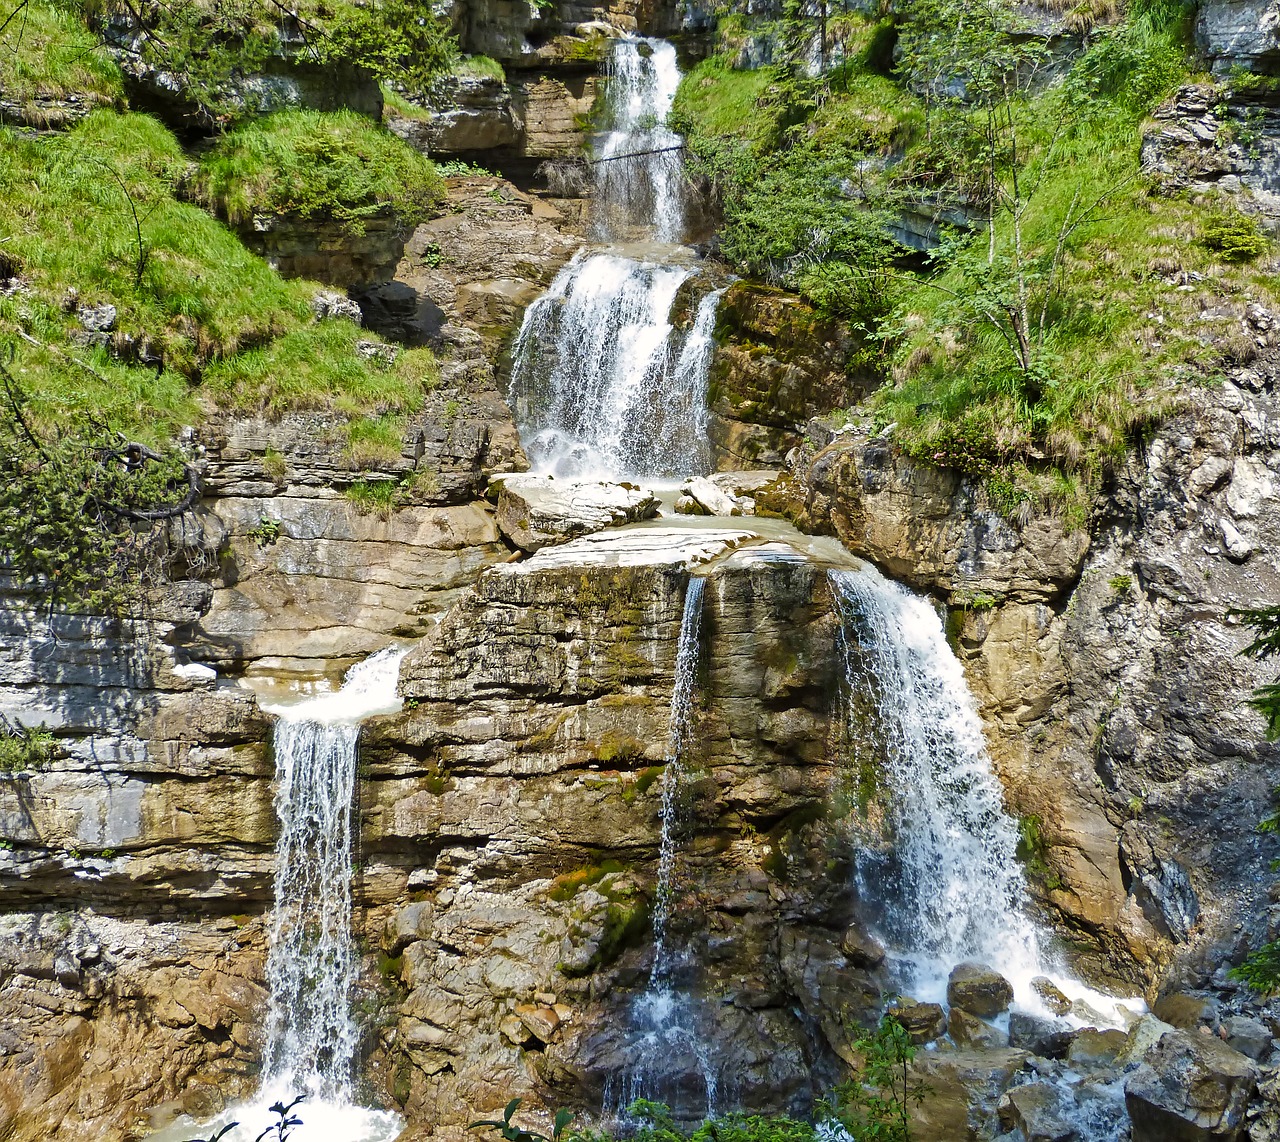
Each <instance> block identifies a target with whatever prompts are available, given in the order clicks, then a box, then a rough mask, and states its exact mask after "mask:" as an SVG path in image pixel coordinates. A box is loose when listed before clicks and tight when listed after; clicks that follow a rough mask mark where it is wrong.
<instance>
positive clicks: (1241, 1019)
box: [1222, 1015, 1271, 1061]
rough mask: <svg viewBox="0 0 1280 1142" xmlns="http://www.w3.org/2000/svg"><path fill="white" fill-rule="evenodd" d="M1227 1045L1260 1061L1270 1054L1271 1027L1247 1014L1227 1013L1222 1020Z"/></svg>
mask: <svg viewBox="0 0 1280 1142" xmlns="http://www.w3.org/2000/svg"><path fill="white" fill-rule="evenodd" d="M1222 1029H1223V1031H1224V1032H1226V1036H1227V1046H1228V1047H1231V1048H1232V1049H1233V1050H1236V1051H1239V1052H1240V1053H1241V1054H1242V1055H1248V1056H1249V1058H1251V1059H1254V1060H1257V1061H1260V1060H1262V1059H1265V1058H1266V1057H1267V1056H1268V1055H1270V1054H1271V1029H1270V1028H1269V1027H1268V1026H1267V1025H1266V1024H1265V1023H1263V1022H1262V1021H1261V1020H1258V1019H1250V1018H1249V1017H1248V1016H1247V1015H1229V1016H1227V1018H1226V1019H1224V1020H1223V1021H1222Z"/></svg>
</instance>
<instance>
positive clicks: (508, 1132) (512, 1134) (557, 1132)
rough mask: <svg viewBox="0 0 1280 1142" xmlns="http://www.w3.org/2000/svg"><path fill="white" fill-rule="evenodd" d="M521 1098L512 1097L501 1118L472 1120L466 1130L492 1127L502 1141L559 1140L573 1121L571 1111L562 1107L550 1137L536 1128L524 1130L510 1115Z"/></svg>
mask: <svg viewBox="0 0 1280 1142" xmlns="http://www.w3.org/2000/svg"><path fill="white" fill-rule="evenodd" d="M520 1103H521V1100H520V1099H518V1098H513V1099H512V1100H511V1101H510V1102H509V1103H507V1106H506V1109H505V1110H504V1111H503V1112H502V1117H501V1118H488V1119H481V1120H480V1121H479V1122H473V1123H471V1125H470V1126H468V1127H467V1129H468V1130H480V1129H493V1130H497V1131H498V1133H499V1134H501V1136H502V1138H503V1139H504V1142H559V1139H560V1137H561V1135H563V1134H564V1132H565V1130H566V1129H567V1128H568V1126H569V1123H570V1122H572V1121H573V1113H572V1112H571V1111H568V1110H564V1109H563V1108H562V1109H560V1110H557V1111H556V1116H555V1120H554V1122H553V1125H552V1128H551V1137H550V1138H548V1137H547V1136H546V1135H545V1134H539V1133H538V1132H537V1131H536V1130H525V1129H524V1128H523V1127H521V1126H517V1125H516V1124H515V1123H514V1122H512V1121H511V1116H512V1115H513V1114H515V1112H516V1110H517V1109H519V1106H520Z"/></svg>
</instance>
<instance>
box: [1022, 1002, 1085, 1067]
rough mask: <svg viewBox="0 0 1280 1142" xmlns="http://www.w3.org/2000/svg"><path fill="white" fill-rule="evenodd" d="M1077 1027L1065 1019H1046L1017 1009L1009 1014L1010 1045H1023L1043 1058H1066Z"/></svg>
mask: <svg viewBox="0 0 1280 1142" xmlns="http://www.w3.org/2000/svg"><path fill="white" fill-rule="evenodd" d="M1075 1034H1076V1032H1075V1028H1073V1027H1072V1026H1071V1024H1070V1023H1067V1022H1066V1021H1065V1020H1063V1019H1045V1018H1043V1017H1042V1016H1040V1015H1028V1014H1027V1013H1026V1012H1025V1011H1015V1012H1014V1013H1013V1014H1012V1015H1010V1016H1009V1045H1010V1046H1011V1047H1021V1048H1022V1049H1023V1050H1025V1051H1030V1052H1031V1053H1032V1054H1033V1055H1039V1056H1040V1057H1041V1058H1042V1059H1064V1058H1066V1055H1067V1051H1068V1050H1069V1049H1070V1047H1071V1040H1072V1039H1073V1038H1074V1037H1075Z"/></svg>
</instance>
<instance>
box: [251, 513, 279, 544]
mask: <svg viewBox="0 0 1280 1142" xmlns="http://www.w3.org/2000/svg"><path fill="white" fill-rule="evenodd" d="M249 538H250V539H254V540H256V541H257V543H258V546H259V547H270V546H271V545H272V544H273V543H275V541H276V540H277V539H279V538H280V521H279V520H278V519H270V518H268V517H267V516H263V517H262V518H261V519H260V520H259V521H258V523H257V525H256V526H255V527H251V528H250V529H249Z"/></svg>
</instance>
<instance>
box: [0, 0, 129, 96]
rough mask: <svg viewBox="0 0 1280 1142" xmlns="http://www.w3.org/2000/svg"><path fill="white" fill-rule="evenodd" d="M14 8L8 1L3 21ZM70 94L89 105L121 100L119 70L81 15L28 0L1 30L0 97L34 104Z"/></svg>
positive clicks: (122, 89)
mask: <svg viewBox="0 0 1280 1142" xmlns="http://www.w3.org/2000/svg"><path fill="white" fill-rule="evenodd" d="M10 11H12V8H11V7H9V6H6V7H5V8H4V9H3V10H0V12H2V14H0V22H2V21H3V19H4V17H5V16H7V15H8V14H9V12H10ZM68 95H76V96H78V97H79V98H80V99H81V100H82V101H83V102H85V103H88V104H90V105H93V104H115V103H119V102H120V101H121V100H122V99H123V95H124V88H123V84H122V81H121V77H120V69H119V68H118V67H117V66H116V65H115V63H114V62H113V61H112V60H111V59H110V57H109V56H108V55H107V54H106V52H105V51H104V50H103V49H102V47H101V45H100V44H99V42H98V39H97V37H96V36H94V35H93V34H92V33H91V32H90V31H89V30H88V28H86V27H85V25H84V22H83V21H82V20H81V19H79V18H78V17H77V16H75V15H74V14H72V13H70V12H68V11H66V10H65V9H61V8H58V7H55V6H54V5H53V4H48V3H42V2H40V0H28V4H27V6H26V8H24V9H23V11H22V13H21V14H19V15H17V16H16V17H15V18H14V19H13V20H12V21H11V22H10V23H9V24H8V26H7V27H6V28H5V29H4V31H3V32H0V96H2V97H3V98H4V99H6V100H8V101H10V102H13V103H18V104H23V105H28V106H29V105H30V104H31V103H33V102H34V101H35V100H36V99H38V98H46V99H62V98H65V97H66V96H68Z"/></svg>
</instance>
